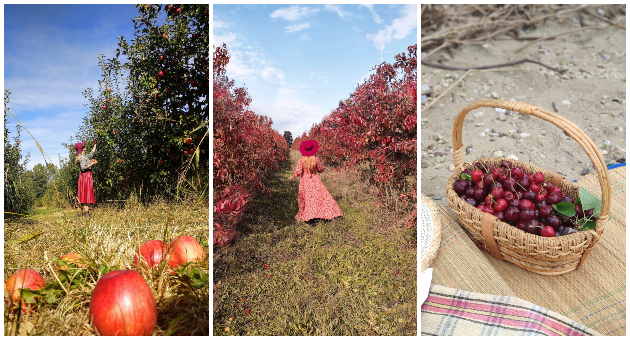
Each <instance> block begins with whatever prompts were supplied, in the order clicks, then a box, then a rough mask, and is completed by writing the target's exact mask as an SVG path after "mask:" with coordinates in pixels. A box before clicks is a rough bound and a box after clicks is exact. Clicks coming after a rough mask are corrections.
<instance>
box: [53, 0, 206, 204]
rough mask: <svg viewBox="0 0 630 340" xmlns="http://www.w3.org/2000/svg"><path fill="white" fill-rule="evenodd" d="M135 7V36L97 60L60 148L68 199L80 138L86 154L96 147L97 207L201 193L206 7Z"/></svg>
mask: <svg viewBox="0 0 630 340" xmlns="http://www.w3.org/2000/svg"><path fill="white" fill-rule="evenodd" d="M136 7H137V8H138V13H139V15H138V16H137V17H136V18H134V19H133V23H134V27H135V30H136V34H135V37H134V38H133V39H132V40H131V41H127V40H126V39H125V37H119V43H118V49H117V50H116V57H115V58H112V59H107V58H106V57H105V56H104V55H100V56H99V66H100V67H101V69H102V72H103V73H102V79H100V80H99V86H98V89H88V90H86V91H85V92H84V93H83V94H84V96H85V97H86V98H87V99H88V100H89V104H88V105H86V106H87V107H88V109H89V113H88V114H87V115H86V117H85V118H84V119H83V123H82V125H81V127H80V132H78V133H77V134H76V136H75V138H76V140H74V141H71V143H69V144H67V145H66V147H67V148H68V150H69V151H70V158H69V162H68V163H66V164H65V166H63V167H62V169H61V172H60V177H61V178H62V183H63V185H62V186H61V188H58V190H62V191H65V192H66V197H67V199H68V200H70V201H72V200H73V195H74V193H75V192H76V183H77V181H78V176H79V171H78V169H77V167H76V165H75V164H74V157H75V152H74V143H76V142H79V141H87V143H86V144H85V148H86V152H90V151H91V149H92V146H93V143H92V141H96V142H97V152H96V154H95V156H94V158H96V159H97V160H98V164H97V165H96V166H94V167H93V174H94V178H95V180H94V190H95V196H96V199H97V202H98V201H105V200H119V199H125V198H127V197H129V195H130V194H131V193H132V192H135V193H136V195H139V196H140V197H142V198H144V197H155V196H161V197H173V196H175V195H177V194H178V193H181V192H182V190H183V191H184V192H195V193H197V194H202V195H207V192H208V180H209V177H208V169H209V136H208V120H209V112H208V94H209V87H210V73H209V70H208V68H209V65H208V56H209V53H208V48H209V6H208V5H207V4H205V5H137V6H136ZM120 57H124V58H125V60H120V59H119V58H120ZM175 184H177V185H175ZM176 188H177V191H176Z"/></svg>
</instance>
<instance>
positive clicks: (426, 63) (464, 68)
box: [420, 58, 567, 74]
mask: <svg viewBox="0 0 630 340" xmlns="http://www.w3.org/2000/svg"><path fill="white" fill-rule="evenodd" d="M420 61H421V63H422V65H427V66H431V67H437V68H441V69H445V70H453V71H468V70H486V69H491V68H499V67H505V66H514V65H518V64H522V63H534V64H538V65H540V66H544V67H546V68H548V69H550V70H553V71H556V72H558V73H560V74H563V73H564V72H566V71H567V70H563V69H557V68H554V67H551V66H548V65H545V64H543V63H541V62H540V61H536V60H531V59H528V58H525V59H522V60H519V61H514V62H511V63H505V64H497V65H486V66H477V67H454V66H446V65H441V64H435V63H431V62H428V61H424V60H422V59H421V60H420Z"/></svg>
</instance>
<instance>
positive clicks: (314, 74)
mask: <svg viewBox="0 0 630 340" xmlns="http://www.w3.org/2000/svg"><path fill="white" fill-rule="evenodd" d="M314 78H315V79H319V80H321V81H322V82H324V83H327V82H328V74H327V73H325V72H315V71H311V79H314Z"/></svg>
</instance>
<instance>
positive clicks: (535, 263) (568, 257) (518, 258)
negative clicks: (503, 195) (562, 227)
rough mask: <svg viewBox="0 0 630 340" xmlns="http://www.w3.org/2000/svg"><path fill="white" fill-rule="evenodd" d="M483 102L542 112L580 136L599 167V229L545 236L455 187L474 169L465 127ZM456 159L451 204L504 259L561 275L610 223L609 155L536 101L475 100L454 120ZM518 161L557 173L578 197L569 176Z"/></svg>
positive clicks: (483, 244)
mask: <svg viewBox="0 0 630 340" xmlns="http://www.w3.org/2000/svg"><path fill="white" fill-rule="evenodd" d="M479 107H493V108H503V109H506V110H511V111H517V112H520V113H522V114H527V115H532V116H536V117H538V118H540V119H543V120H545V121H548V122H550V123H552V124H554V125H556V126H558V127H559V128H561V129H562V130H563V131H565V132H566V133H567V134H568V135H569V136H570V137H571V138H573V139H575V140H576V141H577V142H578V143H579V144H580V146H582V148H583V149H584V151H585V152H586V154H587V155H588V156H589V158H590V159H591V162H592V163H593V165H594V166H595V169H596V170H597V175H598V179H599V183H600V186H601V188H602V210H601V214H600V216H599V219H598V220H597V226H596V228H595V230H587V231H580V232H576V233H573V234H570V235H566V236H560V237H542V236H539V235H535V234H530V233H526V232H524V231H522V230H520V229H518V228H515V227H513V226H511V225H509V224H507V223H504V222H501V221H500V220H499V219H497V218H496V217H495V216H493V215H491V214H488V213H484V212H482V211H481V210H479V209H477V208H476V207H473V206H472V205H470V204H468V203H466V202H464V200H462V199H461V198H460V197H459V195H457V193H456V192H455V190H454V189H453V184H454V183H455V180H457V179H459V178H460V175H461V174H462V172H463V171H464V170H465V169H467V168H468V169H474V168H475V166H474V163H465V162H464V145H463V143H462V126H463V124H464V118H465V117H466V114H467V113H468V112H470V111H471V110H474V109H476V108H479ZM453 148H454V151H453V161H454V164H455V172H454V174H453V176H451V178H450V179H449V181H448V184H447V186H446V195H447V197H448V200H449V205H450V207H451V209H452V210H453V211H454V212H455V214H456V215H457V217H458V219H459V221H460V223H461V224H462V225H463V226H464V227H465V229H466V230H467V231H468V232H469V235H470V236H471V238H472V239H473V241H474V242H475V243H476V244H477V246H479V247H480V248H484V249H486V250H488V251H489V252H490V253H491V254H492V255H493V256H494V257H496V258H498V259H499V260H501V261H508V262H512V263H514V264H515V265H517V266H519V267H521V268H523V269H526V270H529V271H531V272H534V273H537V274H541V275H549V276H553V275H561V274H564V273H568V272H570V271H572V270H575V269H577V268H578V267H579V266H580V265H581V264H582V263H583V262H584V260H585V259H586V256H587V255H588V254H589V252H590V251H591V250H592V249H593V247H594V246H595V244H597V242H598V241H599V239H600V237H601V235H602V233H603V232H604V228H605V227H606V224H607V222H608V213H609V211H610V202H611V189H610V180H609V177H608V169H607V168H606V165H605V163H604V159H603V158H602V155H601V154H600V152H599V150H598V149H597V146H596V145H595V143H593V141H592V140H591V139H590V138H589V137H588V136H587V135H586V134H585V133H584V132H583V131H582V130H580V128H578V127H577V126H576V125H575V124H573V123H572V122H570V121H569V120H567V119H566V118H563V117H561V116H559V115H557V114H554V113H552V112H550V111H547V110H543V109H540V108H538V107H536V106H533V105H529V104H525V103H520V102H512V101H505V100H483V101H478V102H475V103H472V104H470V105H469V106H468V107H467V108H465V109H464V110H462V111H461V112H460V113H459V115H457V118H456V119H455V123H454V125H453ZM503 160H506V159H505V158H486V159H480V160H476V161H475V162H478V161H483V162H485V163H487V164H489V165H495V166H499V165H500V163H501V161H503ZM509 161H510V162H512V165H515V166H522V167H523V169H526V170H530V171H531V169H533V171H534V172H538V171H540V172H542V173H543V174H544V175H545V178H551V179H552V180H553V183H554V184H555V185H556V186H559V187H560V188H561V189H562V191H563V192H565V193H567V194H568V195H569V196H571V197H572V198H573V199H574V200H575V199H577V198H578V195H579V187H578V186H577V185H576V184H575V183H573V182H570V181H567V180H565V179H564V177H563V176H561V175H558V174H555V173H552V172H549V171H547V170H545V169H542V168H539V167H536V166H532V165H530V164H528V163H524V162H520V161H515V160H509Z"/></svg>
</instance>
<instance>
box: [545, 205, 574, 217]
mask: <svg viewBox="0 0 630 340" xmlns="http://www.w3.org/2000/svg"><path fill="white" fill-rule="evenodd" d="M551 206H552V207H553V209H554V210H555V211H557V212H559V213H561V214H562V215H564V216H568V217H573V216H575V204H573V203H569V202H560V203H558V204H553V205H551Z"/></svg>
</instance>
